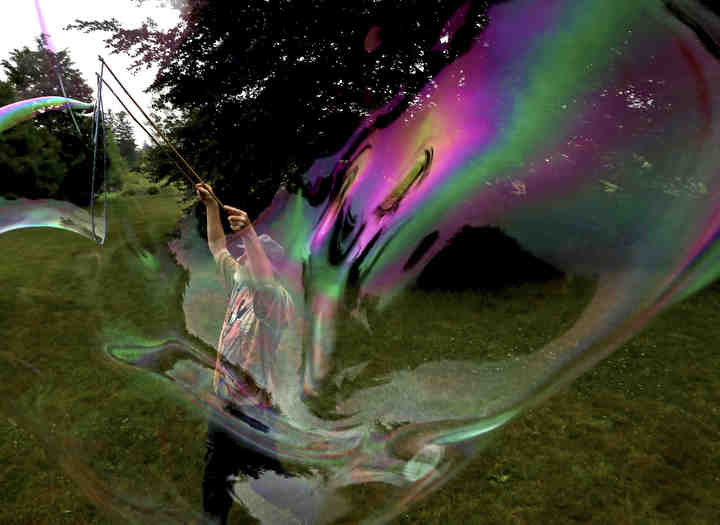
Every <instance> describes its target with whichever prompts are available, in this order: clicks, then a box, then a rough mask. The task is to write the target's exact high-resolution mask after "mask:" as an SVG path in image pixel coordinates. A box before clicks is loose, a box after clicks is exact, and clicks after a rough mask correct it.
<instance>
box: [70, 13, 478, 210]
mask: <svg viewBox="0 0 720 525" xmlns="http://www.w3.org/2000/svg"><path fill="white" fill-rule="evenodd" d="M148 1H149V0H148ZM140 3H142V2H140ZM488 3H489V2H467V1H463V0H437V1H433V2H423V1H420V0H392V1H391V0H359V1H355V2H338V1H336V0H297V1H293V2H285V1H276V0H273V1H270V2H267V1H265V0H250V1H248V2H236V1H234V0H217V1H214V2H207V1H206V0H188V1H186V2H184V3H183V4H182V21H181V23H180V24H179V25H178V26H177V27H175V28H173V29H171V30H169V31H162V30H160V29H158V28H157V27H156V26H155V25H154V24H152V22H147V23H146V24H144V25H143V26H141V27H139V28H124V27H122V26H121V25H120V24H119V23H118V22H117V21H116V20H106V21H82V22H78V23H77V24H75V25H74V26H73V27H75V28H77V29H80V30H83V31H105V32H109V33H110V36H109V37H108V39H107V41H106V42H107V43H108V44H109V45H110V46H111V47H112V48H113V49H114V50H115V52H117V53H126V54H129V55H131V56H132V57H134V58H135V60H136V62H135V67H137V68H142V67H145V66H147V65H150V64H152V65H156V66H158V67H159V73H158V75H157V78H156V80H155V82H154V83H153V85H152V87H151V89H152V90H153V91H154V92H155V93H156V94H157V100H158V107H159V108H167V109H173V110H174V111H175V112H176V115H179V118H176V119H175V120H174V121H173V122H172V124H173V125H171V126H170V132H171V135H172V136H173V139H174V140H175V141H176V143H177V145H178V147H179V149H180V150H181V151H182V152H183V153H184V154H185V155H186V156H187V157H188V158H189V160H190V161H191V162H192V163H193V164H194V165H195V166H196V168H197V169H198V170H199V171H201V172H203V174H204V175H206V176H208V177H209V178H210V179H211V180H213V181H214V182H215V185H216V188H217V190H218V191H219V192H220V193H221V194H222V195H225V196H226V200H232V201H234V202H238V203H240V204H241V205H242V206H244V207H245V208H246V209H248V211H250V212H251V213H253V212H257V211H258V210H259V209H261V208H262V207H264V206H265V205H266V204H267V202H268V201H269V199H270V198H271V197H272V195H273V194H274V192H275V190H276V189H277V187H278V185H279V184H280V183H282V182H284V181H287V180H288V179H290V178H292V176H293V174H297V173H301V172H303V171H304V170H305V169H306V168H307V167H308V166H309V165H310V163H311V162H312V161H313V160H314V159H315V158H317V157H320V156H323V155H326V154H328V153H329V152H332V151H335V150H337V149H338V148H339V147H340V146H341V144H342V143H343V142H344V141H345V140H346V139H347V138H348V137H349V135H350V134H351V132H352V131H353V129H355V128H356V127H357V125H358V124H359V122H360V121H361V120H362V118H364V117H365V116H366V115H367V114H368V112H369V111H371V110H374V109H376V108H378V107H380V106H382V105H383V104H385V103H386V102H388V101H389V100H391V99H393V98H394V97H395V96H396V95H398V94H403V93H404V94H406V95H407V97H406V101H405V103H408V102H409V101H410V100H411V98H412V95H413V94H414V93H415V92H417V91H418V90H419V89H420V88H421V87H422V86H423V85H425V84H426V83H427V82H428V81H429V79H430V78H431V77H432V76H433V75H434V74H435V73H436V72H437V71H438V70H439V69H440V68H442V67H443V66H444V65H445V64H447V63H448V62H450V61H452V60H453V59H454V58H455V57H456V56H457V55H458V54H460V53H462V52H463V51H464V50H466V49H467V48H468V47H469V45H470V44H471V43H472V41H473V38H474V36H475V35H476V34H477V32H478V31H480V30H481V28H482V27H484V25H485V24H486V19H485V13H486V10H487V6H488ZM462 8H465V11H464V17H461V20H460V22H459V23H458V24H457V28H456V29H457V32H456V33H455V35H454V38H453V39H451V40H450V42H449V44H448V45H446V46H443V45H441V46H438V45H436V43H437V42H438V41H439V40H440V38H441V37H442V36H443V31H444V30H445V29H444V28H445V27H446V26H445V24H446V21H447V20H449V19H451V18H452V15H453V14H454V13H456V12H458V10H461V9H462ZM158 158H160V157H159V156H158ZM158 167H159V168H161V169H165V168H166V166H165V165H158ZM157 175H158V176H160V175H167V173H160V172H159V170H158V172H157Z"/></svg>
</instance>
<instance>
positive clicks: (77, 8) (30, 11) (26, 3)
mask: <svg viewBox="0 0 720 525" xmlns="http://www.w3.org/2000/svg"><path fill="white" fill-rule="evenodd" d="M39 2H40V7H41V9H42V13H43V16H44V19H45V24H46V25H47V31H48V32H49V33H50V37H51V39H52V43H53V44H54V46H55V48H56V49H57V50H58V51H60V50H63V49H67V50H68V51H69V53H70V58H71V59H72V60H73V62H74V63H75V66H76V67H77V68H78V69H79V70H80V72H81V73H82V75H83V77H85V81H86V82H87V83H88V85H89V86H90V87H92V88H93V89H94V88H95V86H96V84H97V81H96V79H95V73H97V72H99V63H98V58H97V57H98V55H102V56H103V58H105V60H106V61H107V63H108V64H109V65H110V67H112V69H113V71H114V72H115V74H116V75H117V76H118V78H120V80H121V81H122V82H123V83H124V84H125V86H126V87H127V89H128V90H129V91H130V93H131V94H132V95H133V97H135V100H137V101H138V103H139V104H140V105H141V106H143V109H145V111H146V112H148V111H149V110H150V109H151V108H150V104H151V97H150V96H149V95H147V94H145V93H143V91H144V90H145V89H147V87H148V86H149V85H150V83H151V82H152V80H153V79H154V77H155V71H154V70H143V71H141V72H139V73H138V74H136V75H132V74H131V73H130V72H129V66H130V63H131V62H132V60H131V59H130V58H129V57H126V56H124V55H110V51H109V50H108V49H105V48H104V45H103V42H102V40H103V38H104V36H105V37H106V36H107V35H106V34H103V33H91V34H84V33H81V32H78V31H65V30H64V29H63V28H64V27H65V26H67V25H68V24H71V23H73V22H74V21H75V19H77V18H79V19H82V20H105V19H109V18H113V17H114V18H117V19H118V21H119V22H120V23H121V24H122V25H124V26H126V27H127V26H129V27H136V26H138V25H140V23H141V22H142V21H143V20H145V19H146V18H152V19H153V20H155V21H156V22H157V23H158V25H159V26H160V27H161V28H169V27H172V26H174V25H175V24H177V22H178V20H179V12H178V11H177V10H175V9H172V8H170V7H161V6H155V5H153V4H151V3H147V4H145V5H144V6H143V7H137V6H136V5H135V3H133V2H132V1H131V0H39ZM0 3H2V4H6V3H7V4H12V7H11V8H9V7H10V6H4V7H8V8H7V9H3V10H2V11H3V14H2V16H0V60H4V59H7V58H9V56H10V51H12V50H13V49H17V48H21V47H24V46H27V47H30V48H31V49H35V39H36V38H37V37H39V36H40V33H42V30H41V26H40V21H39V20H38V16H37V11H36V9H35V0H0ZM108 76H109V75H108ZM0 78H3V79H4V78H5V73H4V71H3V70H2V68H1V67H0ZM109 80H110V79H109ZM115 91H116V92H118V90H117V89H116V90H115ZM118 94H120V93H118ZM68 96H69V97H72V96H73V95H72V93H68ZM103 100H104V102H105V108H106V109H112V110H113V111H122V107H121V106H120V104H118V103H117V101H116V100H115V98H114V97H113V96H112V94H111V93H109V92H108V91H107V90H106V91H105V92H104V96H103ZM125 103H126V104H127V106H128V108H130V109H134V108H133V106H132V103H131V102H130V101H127V100H125ZM133 113H134V114H135V115H136V116H137V117H138V118H141V115H140V114H139V112H137V111H133ZM141 122H142V121H141ZM143 124H145V122H143ZM135 141H136V142H137V144H138V145H142V144H143V143H145V142H148V141H149V139H147V136H146V135H145V133H144V132H142V131H141V130H139V129H137V130H136V131H135Z"/></svg>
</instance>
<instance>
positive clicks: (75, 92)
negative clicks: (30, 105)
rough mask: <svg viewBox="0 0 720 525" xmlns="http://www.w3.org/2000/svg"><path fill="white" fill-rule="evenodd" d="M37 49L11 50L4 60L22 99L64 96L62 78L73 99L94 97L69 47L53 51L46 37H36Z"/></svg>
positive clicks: (8, 75) (8, 76)
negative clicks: (44, 39)
mask: <svg viewBox="0 0 720 525" xmlns="http://www.w3.org/2000/svg"><path fill="white" fill-rule="evenodd" d="M36 44H37V49H35V50H31V49H30V48H28V47H23V48H22V49H15V50H13V51H11V52H10V58H9V59H6V60H3V61H2V66H3V68H4V69H5V74H6V75H7V79H8V82H9V83H10V84H11V85H12V86H13V87H14V88H15V91H16V92H17V96H18V98H19V99H20V100H24V99H28V98H32V97H38V96H50V95H58V96H62V94H63V93H62V91H61V89H60V80H59V79H62V83H63V85H64V86H65V92H66V93H67V95H68V96H69V97H70V98H75V99H78V100H82V101H87V100H92V97H93V91H92V89H90V86H88V85H87V83H86V82H85V79H83V77H82V74H81V73H80V71H78V70H77V69H76V68H75V66H74V64H73V61H72V60H71V59H70V56H69V54H68V52H67V50H63V51H58V52H57V53H53V52H52V51H49V50H47V49H45V47H44V46H43V41H42V38H38V39H37V40H36Z"/></svg>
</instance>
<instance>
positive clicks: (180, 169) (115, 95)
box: [98, 75, 195, 184]
mask: <svg viewBox="0 0 720 525" xmlns="http://www.w3.org/2000/svg"><path fill="white" fill-rule="evenodd" d="M98 78H100V75H98ZM101 80H102V82H103V84H105V87H106V88H108V89H109V90H110V93H112V94H113V96H114V97H115V99H116V100H117V101H118V102H119V103H120V105H121V106H122V107H123V109H124V110H125V112H126V113H127V114H128V115H129V116H130V118H131V119H133V120H134V121H135V124H137V125H138V126H140V129H142V130H143V131H144V132H145V133H146V134H147V136H148V137H150V140H152V141H153V142H154V143H155V145H156V146H157V147H162V145H161V144H160V143H159V142H158V140H157V139H156V138H155V137H154V136H153V135H152V133H150V132H149V131H148V130H147V128H146V127H145V126H143V125H142V124H140V121H138V119H136V118H135V115H133V114H132V111H130V110H129V109H128V107H127V106H126V105H125V103H124V102H123V101H122V99H121V98H120V97H119V96H118V94H117V93H115V91H114V90H113V88H112V87H110V84H108V83H107V81H106V80H105V79H104V78H102V79H101ZM170 159H171V160H172V161H173V163H174V164H175V166H176V167H177V169H178V170H179V171H180V173H182V174H183V175H184V176H185V178H186V179H187V180H188V181H190V184H195V181H194V180H192V178H191V177H190V175H188V174H187V172H186V171H185V170H184V169H183V168H182V166H180V164H178V162H177V160H175V158H174V157H172V156H171V157H170Z"/></svg>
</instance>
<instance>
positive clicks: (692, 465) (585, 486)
mask: <svg viewBox="0 0 720 525" xmlns="http://www.w3.org/2000/svg"><path fill="white" fill-rule="evenodd" d="M179 216H180V207H179V206H178V204H177V203H176V201H175V198H174V197H172V196H168V195H156V196H137V197H132V198H122V197H120V198H117V199H116V200H115V201H114V202H113V205H112V209H111V230H110V235H109V238H108V242H107V244H106V246H105V247H103V248H100V247H96V246H94V245H93V244H92V243H91V242H90V241H88V240H86V239H83V238H81V237H79V236H77V235H74V234H71V233H67V232H62V231H58V230H44V229H37V230H21V231H16V232H11V233H9V234H6V235H3V236H2V237H0V253H2V254H3V256H2V258H1V259H0V286H2V290H3V293H2V296H0V334H2V336H3V347H2V348H0V393H1V394H2V399H3V402H2V403H1V404H0V410H1V412H0V416H2V419H0V523H9V524H13V523H17V524H25V523H40V524H42V523H78V524H83V523H98V524H99V523H115V522H118V523H120V522H122V521H127V520H126V519H123V518H122V514H119V513H118V512H117V511H122V509H125V508H127V500H123V497H124V496H127V495H130V496H132V498H133V501H135V503H137V502H140V503H142V502H146V503H148V504H149V503H155V504H160V505H162V504H163V503H172V504H173V505H175V506H176V507H177V508H179V509H181V510H182V509H200V506H201V503H200V502H201V486H200V482H201V474H202V458H203V454H204V452H205V449H204V433H205V422H204V419H203V417H202V415H201V414H199V413H197V411H195V410H193V409H192V408H191V407H190V406H189V404H188V403H187V402H185V401H183V400H182V399H181V398H180V397H179V396H177V395H175V394H173V393H172V389H169V388H167V386H166V385H165V384H164V383H162V382H160V381H158V380H157V379H153V377H152V376H150V375H148V374H143V373H139V372H138V371H135V370H129V369H127V370H126V369H122V368H118V367H117V366H111V365H110V364H109V363H108V361H107V358H106V357H105V354H104V353H103V351H102V348H101V345H102V342H103V333H102V330H101V329H102V328H103V327H104V328H107V327H110V328H111V329H112V330H113V331H116V332H117V333H118V334H124V335H131V336H138V337H145V338H147V339H148V340H149V341H155V340H156V339H159V338H162V337H167V336H168V334H181V333H182V330H183V326H181V319H182V316H181V311H182V310H181V299H182V291H183V288H184V284H185V279H186V277H185V274H184V272H183V271H181V270H180V269H178V268H177V267H176V266H175V265H174V264H173V263H172V260H171V259H170V258H169V256H168V255H167V253H166V243H167V236H168V234H169V233H170V232H171V231H172V230H173V229H174V227H175V224H176V221H177V219H178V218H179ZM113 218H114V220H113ZM142 261H145V262H142ZM591 288H592V285H591V283H588V282H586V281H583V280H579V279H577V280H570V281H562V282H551V283H546V284H541V285H532V286H531V285H526V286H521V287H517V288H513V289H511V290H505V291H503V292H500V293H497V294H478V293H471V292H464V293H459V294H442V293H438V294H435V293H434V294H427V293H415V294H410V295H408V296H407V297H405V298H403V299H402V300H401V301H399V302H398V304H397V305H396V306H395V307H394V308H392V309H391V310H389V311H388V312H387V313H384V314H373V313H372V312H371V313H370V315H369V322H370V325H371V326H372V327H373V329H374V332H373V334H372V335H371V334H368V333H366V331H365V330H364V329H363V328H362V327H360V325H357V324H356V325H348V326H347V328H344V329H343V330H342V331H341V334H340V336H341V338H342V339H341V341H342V343H343V345H342V346H343V348H344V350H343V356H342V358H343V359H344V360H345V361H344V362H343V364H347V365H352V364H355V363H361V362H364V361H369V362H370V364H369V365H368V368H367V369H366V371H365V372H364V374H365V375H367V376H368V377H378V376H381V375H382V374H383V373H385V372H386V371H388V370H391V369H393V368H396V367H398V366H401V365H402V364H404V366H405V367H407V366H410V367H413V366H417V365H419V364H421V363H422V362H424V361H425V360H427V359H437V358H439V357H440V356H439V355H438V352H442V358H445V359H456V360H463V359H478V360H484V359H499V358H503V357H504V356H506V355H507V353H508V350H509V349H510V350H511V351H512V352H513V353H515V354H523V353H527V352H530V351H532V350H533V349H535V348H537V347H538V345H541V344H542V343H543V342H544V341H546V340H548V339H549V338H551V337H553V336H554V335H556V334H557V333H558V332H559V331H561V330H563V329H565V328H567V327H568V326H570V325H571V324H572V322H573V321H574V319H575V318H576V317H577V315H578V313H579V311H580V309H581V308H582V305H583V304H584V303H585V301H586V300H587V298H588V296H589V293H590V292H591ZM719 342H720V287H719V286H717V284H716V285H715V286H713V287H711V288H709V289H707V290H705V291H704V292H702V293H700V294H698V295H696V296H694V297H692V298H691V299H689V300H688V301H686V302H684V303H681V304H679V305H676V306H675V307H673V308H672V309H670V310H668V311H666V312H665V313H663V314H662V315H661V316H659V317H658V318H657V319H655V320H654V321H653V322H652V323H651V326H650V327H649V328H648V329H647V330H646V331H644V332H643V333H641V334H640V335H638V336H637V337H636V338H634V339H633V340H632V341H630V342H629V343H628V344H626V345H625V346H624V347H623V348H622V349H621V350H619V351H618V352H616V353H615V354H614V355H613V356H612V357H611V358H610V359H608V360H607V361H605V362H604V363H603V364H602V365H601V366H599V367H597V368H595V369H594V370H593V371H591V372H589V373H588V374H586V375H585V376H584V377H582V378H581V379H580V380H578V381H577V382H576V383H574V384H573V385H572V386H571V387H570V388H569V389H568V390H566V391H565V392H563V393H561V394H559V395H557V396H555V397H554V398H552V399H551V400H550V401H549V402H547V403H545V404H543V405H542V406H540V407H538V408H536V409H534V410H532V411H530V412H528V413H526V414H524V415H523V416H521V417H519V418H518V419H517V420H515V421H513V422H512V423H510V424H509V425H508V426H507V428H506V429H505V431H504V432H503V434H502V436H501V438H500V439H497V440H495V441H494V442H493V443H492V444H491V445H490V446H489V448H487V449H486V450H485V451H484V452H483V453H481V454H480V455H479V456H478V457H477V458H476V459H475V460H474V461H473V462H472V463H471V464H470V466H469V467H468V468H467V469H466V470H464V471H462V472H461V473H460V474H459V475H458V476H457V477H456V478H454V479H453V480H451V481H450V482H449V483H448V484H447V485H446V486H445V487H444V488H443V489H441V490H440V491H439V492H437V493H436V494H434V495H433V496H431V497H430V498H428V499H426V500H422V501H420V502H419V504H418V505H417V506H415V507H413V508H412V509H411V510H410V511H409V512H408V513H407V514H406V515H403V516H401V517H400V518H398V519H397V520H396V523H418V524H420V523H422V524H448V523H470V524H491V523H492V524H494V523H499V524H503V523H507V524H515V523H527V524H536V523H620V524H622V523H638V524H661V523H689V524H692V523H697V524H700V523H708V524H715V523H720V417H718V416H720V374H719V373H718V370H720V366H719V365H720V344H718V343H719ZM378 347H380V350H381V351H379V349H378ZM408 348H412V349H413V352H412V353H410V354H409V353H408V351H407V350H408ZM360 379H362V377H361V378H360ZM88 466H89V468H88ZM148 488H151V489H152V490H151V491H149V490H148ZM358 490H359V491H365V489H363V488H360V487H358ZM150 492H151V493H150ZM366 492H367V498H368V500H367V501H368V505H372V504H373V503H374V500H373V497H374V496H373V490H370V489H368V490H366ZM178 502H179V503H178ZM177 516H178V517H177V522H178V523H184V522H189V521H191V520H190V519H189V518H183V517H182V516H183V514H178V515H177ZM139 522H142V521H139ZM145 522H147V523H153V522H154V521H153V519H152V518H150V517H148V520H146V521H145ZM231 522H233V523H252V522H253V521H252V520H251V519H250V518H249V517H248V515H247V514H246V513H245V512H244V511H243V509H241V508H240V507H239V506H238V505H235V506H234V508H233V513H232V515H231Z"/></svg>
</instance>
